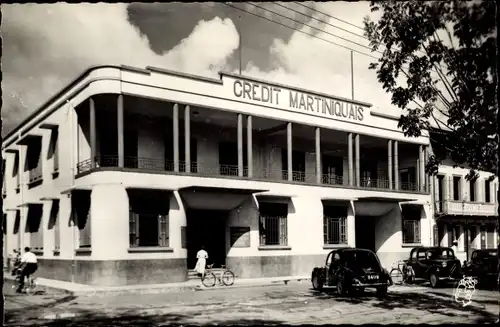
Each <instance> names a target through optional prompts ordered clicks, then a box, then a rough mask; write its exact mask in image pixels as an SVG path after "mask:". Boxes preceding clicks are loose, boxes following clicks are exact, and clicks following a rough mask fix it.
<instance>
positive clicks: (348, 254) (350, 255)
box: [311, 248, 391, 296]
mask: <svg viewBox="0 0 500 327" xmlns="http://www.w3.org/2000/svg"><path fill="white" fill-rule="evenodd" d="M311 280H312V285H313V288H314V289H316V290H321V289H323V286H334V287H336V289H337V293H338V294H339V295H345V294H348V293H354V292H356V291H357V292H362V291H363V290H364V289H365V288H375V289H376V290H377V296H385V295H386V294H387V288H388V287H389V285H390V284H391V279H390V277H389V273H388V272H387V271H386V270H385V269H384V268H382V266H381V265H380V261H379V259H378V257H377V255H376V254H375V253H373V252H372V251H370V250H365V249H356V248H339V249H335V250H333V251H331V252H330V253H329V254H328V256H327V257H326V262H325V266H324V267H316V268H314V269H313V271H312V278H311Z"/></svg>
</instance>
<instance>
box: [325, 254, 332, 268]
mask: <svg viewBox="0 0 500 327" xmlns="http://www.w3.org/2000/svg"><path fill="white" fill-rule="evenodd" d="M332 258H333V252H330V253H329V254H328V257H327V258H326V265H327V266H328V265H331V264H332Z"/></svg>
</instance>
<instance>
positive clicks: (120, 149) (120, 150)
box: [116, 94, 125, 168]
mask: <svg viewBox="0 0 500 327" xmlns="http://www.w3.org/2000/svg"><path fill="white" fill-rule="evenodd" d="M116 117H117V120H118V121H117V123H118V128H117V130H118V167H120V168H123V167H124V163H125V149H124V141H123V95H122V94H120V95H118V106H117V112H116Z"/></svg>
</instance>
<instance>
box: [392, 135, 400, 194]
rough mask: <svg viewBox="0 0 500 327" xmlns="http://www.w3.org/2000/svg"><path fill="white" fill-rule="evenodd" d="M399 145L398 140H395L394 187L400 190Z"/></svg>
mask: <svg viewBox="0 0 500 327" xmlns="http://www.w3.org/2000/svg"><path fill="white" fill-rule="evenodd" d="M398 152H399V146H398V141H394V160H393V161H394V162H393V164H394V189H395V190H399V157H398Z"/></svg>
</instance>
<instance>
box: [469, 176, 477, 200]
mask: <svg viewBox="0 0 500 327" xmlns="http://www.w3.org/2000/svg"><path fill="white" fill-rule="evenodd" d="M469 200H470V201H471V202H474V201H476V180H475V179H471V180H470V181H469Z"/></svg>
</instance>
